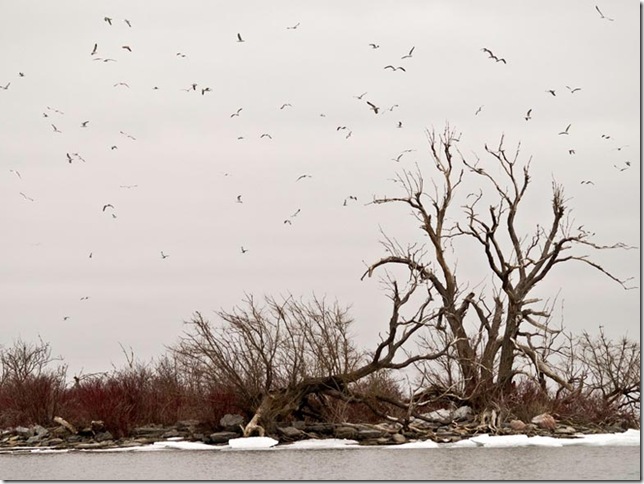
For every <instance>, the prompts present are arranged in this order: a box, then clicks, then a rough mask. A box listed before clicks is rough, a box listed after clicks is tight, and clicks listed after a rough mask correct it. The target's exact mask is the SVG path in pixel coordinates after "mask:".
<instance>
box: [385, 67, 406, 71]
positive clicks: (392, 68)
mask: <svg viewBox="0 0 644 484" xmlns="http://www.w3.org/2000/svg"><path fill="white" fill-rule="evenodd" d="M385 69H391V70H392V71H403V72H407V71H406V70H405V68H404V67H394V66H385Z"/></svg>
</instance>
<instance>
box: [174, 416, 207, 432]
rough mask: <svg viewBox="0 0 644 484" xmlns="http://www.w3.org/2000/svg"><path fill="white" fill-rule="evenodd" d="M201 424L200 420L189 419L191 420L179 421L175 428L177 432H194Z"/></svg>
mask: <svg viewBox="0 0 644 484" xmlns="http://www.w3.org/2000/svg"><path fill="white" fill-rule="evenodd" d="M200 423H201V422H199V420H195V419H189V420H179V421H178V422H177V423H176V424H174V426H175V427H176V428H177V430H188V431H190V432H192V431H193V430H194V429H195V428H196V427H198V426H199V424H200Z"/></svg>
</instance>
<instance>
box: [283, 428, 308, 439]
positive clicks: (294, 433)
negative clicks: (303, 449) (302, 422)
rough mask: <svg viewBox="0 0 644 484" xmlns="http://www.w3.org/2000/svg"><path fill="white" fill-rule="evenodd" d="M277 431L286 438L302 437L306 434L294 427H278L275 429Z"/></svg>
mask: <svg viewBox="0 0 644 484" xmlns="http://www.w3.org/2000/svg"><path fill="white" fill-rule="evenodd" d="M277 432H278V433H279V434H281V435H283V436H284V437H285V438H286V439H288V440H296V439H301V438H302V437H304V436H306V434H305V433H304V432H302V431H301V430H299V429H297V428H295V427H279V428H278V429H277Z"/></svg>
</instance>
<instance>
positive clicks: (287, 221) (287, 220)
mask: <svg viewBox="0 0 644 484" xmlns="http://www.w3.org/2000/svg"><path fill="white" fill-rule="evenodd" d="M284 223H285V224H289V225H293V224H292V223H291V221H290V220H289V219H286V220H284Z"/></svg>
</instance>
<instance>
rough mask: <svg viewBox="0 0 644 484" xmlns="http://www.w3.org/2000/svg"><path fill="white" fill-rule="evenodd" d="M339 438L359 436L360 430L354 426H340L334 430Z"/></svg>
mask: <svg viewBox="0 0 644 484" xmlns="http://www.w3.org/2000/svg"><path fill="white" fill-rule="evenodd" d="M333 435H334V436H335V437H336V438H337V439H355V438H357V437H358V430H357V429H355V428H353V427H347V426H339V427H336V428H335V429H334V431H333Z"/></svg>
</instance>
